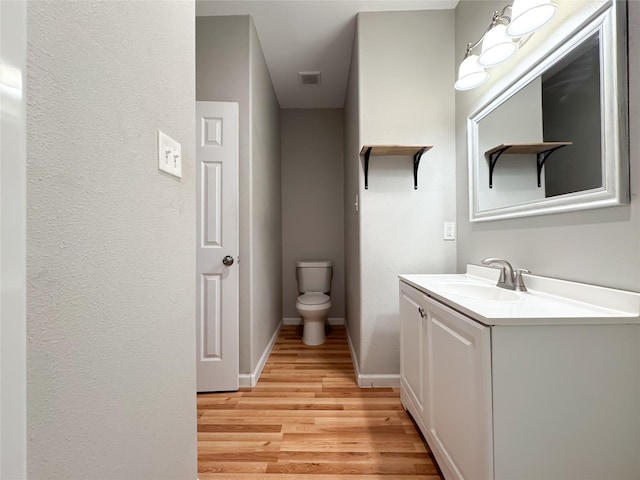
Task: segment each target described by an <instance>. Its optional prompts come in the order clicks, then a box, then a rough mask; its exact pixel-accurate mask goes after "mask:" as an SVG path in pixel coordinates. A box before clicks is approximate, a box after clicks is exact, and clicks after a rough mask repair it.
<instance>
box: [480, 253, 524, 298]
mask: <svg viewBox="0 0 640 480" xmlns="http://www.w3.org/2000/svg"><path fill="white" fill-rule="evenodd" d="M482 264H483V265H487V266H491V265H497V266H499V267H500V278H499V279H498V283H497V284H496V286H497V287H500V288H506V289H507V290H515V291H517V292H526V291H527V287H526V286H525V284H524V279H523V278H522V274H523V273H530V272H529V270H525V269H523V268H518V269H516V270H514V269H513V267H512V266H511V264H510V263H509V262H507V261H506V260H503V259H502V258H485V259H484V260H482Z"/></svg>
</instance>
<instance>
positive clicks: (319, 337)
mask: <svg viewBox="0 0 640 480" xmlns="http://www.w3.org/2000/svg"><path fill="white" fill-rule="evenodd" d="M332 276H333V266H332V264H331V261H330V260H322V261H317V262H297V263H296V278H297V279H298V292H299V293H300V296H299V297H298V301H297V302H296V310H298V314H299V315H300V316H301V317H302V321H303V324H304V327H303V333H302V341H303V342H304V343H305V345H322V344H323V343H324V340H325V335H324V324H325V321H326V319H327V314H328V313H329V309H330V308H331V298H330V297H329V293H330V292H331V278H332Z"/></svg>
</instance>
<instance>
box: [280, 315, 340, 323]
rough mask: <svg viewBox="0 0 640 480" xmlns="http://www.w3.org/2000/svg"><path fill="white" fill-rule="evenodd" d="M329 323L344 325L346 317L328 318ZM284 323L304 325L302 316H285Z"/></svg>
mask: <svg viewBox="0 0 640 480" xmlns="http://www.w3.org/2000/svg"><path fill="white" fill-rule="evenodd" d="M327 321H328V323H329V325H344V318H327ZM282 324H283V325H302V318H300V317H297V318H283V319H282Z"/></svg>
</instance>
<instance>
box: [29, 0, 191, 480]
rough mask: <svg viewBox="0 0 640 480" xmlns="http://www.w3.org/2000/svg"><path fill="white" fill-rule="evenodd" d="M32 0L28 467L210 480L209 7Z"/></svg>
mask: <svg viewBox="0 0 640 480" xmlns="http://www.w3.org/2000/svg"><path fill="white" fill-rule="evenodd" d="M27 9H28V10H27V11H28V29H27V31H28V53H27V62H28V63H27V68H28V82H27V84H28V98H27V100H28V109H27V115H28V120H27V122H28V123H27V129H28V138H27V151H28V165H27V204H28V210H27V215H28V217H27V273H28V280H27V285H28V289H27V315H28V317H27V328H28V332H27V333H28V339H29V343H28V350H27V372H28V373H27V375H28V376H27V380H28V384H27V402H28V404H27V414H28V439H29V443H28V454H29V455H28V476H29V478H32V479H44V478H46V479H63V478H64V479H67V478H99V479H114V478H117V479H140V478H154V479H176V478H181V479H182V478H184V479H195V478H196V476H197V469H196V409H195V401H194V393H195V343H194V339H195V322H194V319H195V282H194V275H193V272H194V268H195V263H194V262H195V215H196V209H195V172H194V151H195V148H194V139H195V131H194V113H195V112H194V98H195V92H194V81H195V78H194V55H195V52H194V33H193V32H194V17H195V11H194V5H193V3H189V2H156V3H155V4H154V6H153V8H149V6H148V5H147V4H146V3H145V2H33V3H31V2H30V3H29V4H28V7H27ZM168 65H169V66H171V68H167V66H168ZM157 129H161V130H162V131H164V132H166V133H167V134H169V135H170V136H171V137H173V138H174V139H176V140H177V141H179V142H180V143H181V144H182V155H183V162H184V164H183V175H184V176H183V178H182V180H177V179H175V178H173V177H169V176H166V175H164V174H161V173H159V172H158V170H157V153H156V149H157V147H156V142H157V140H156V138H157V133H156V130H157Z"/></svg>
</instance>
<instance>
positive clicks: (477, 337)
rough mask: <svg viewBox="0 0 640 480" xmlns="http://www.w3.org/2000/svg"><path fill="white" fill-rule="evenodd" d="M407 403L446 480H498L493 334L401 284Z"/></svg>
mask: <svg viewBox="0 0 640 480" xmlns="http://www.w3.org/2000/svg"><path fill="white" fill-rule="evenodd" d="M400 323H401V326H400V342H401V343H400V352H401V360H400V374H401V396H402V401H403V404H404V405H405V406H406V408H407V409H408V410H409V411H410V412H411V414H412V416H413V417H414V419H415V420H416V422H417V423H418V425H419V426H420V428H421V430H422V433H423V434H424V435H425V437H426V438H427V441H428V442H429V445H430V446H431V448H432V449H433V452H434V455H435V456H436V460H437V461H438V464H439V465H440V468H441V469H442V471H443V473H444V474H445V478H447V479H450V478H455V479H473V478H482V479H490V478H493V458H492V432H491V392H490V385H491V357H490V355H491V350H490V330H489V328H488V327H486V326H484V325H481V324H479V323H478V322H474V321H473V320H470V319H469V318H467V317H465V316H464V315H461V314H460V313H458V312H456V311H454V310H452V309H450V308H448V307H446V306H445V305H443V304H442V303H440V302H438V301H435V300H433V299H431V298H429V297H428V296H427V295H425V294H424V293H422V292H420V291H419V290H417V289H415V288H413V287H411V286H409V285H407V284H405V283H402V282H401V283H400Z"/></svg>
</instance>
